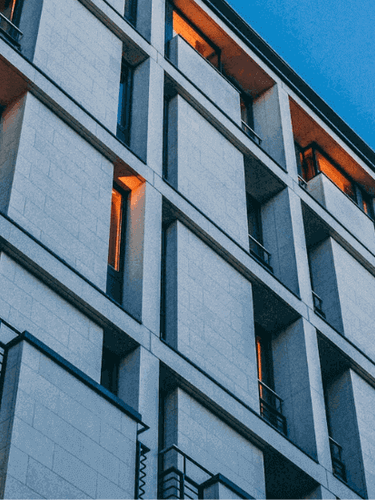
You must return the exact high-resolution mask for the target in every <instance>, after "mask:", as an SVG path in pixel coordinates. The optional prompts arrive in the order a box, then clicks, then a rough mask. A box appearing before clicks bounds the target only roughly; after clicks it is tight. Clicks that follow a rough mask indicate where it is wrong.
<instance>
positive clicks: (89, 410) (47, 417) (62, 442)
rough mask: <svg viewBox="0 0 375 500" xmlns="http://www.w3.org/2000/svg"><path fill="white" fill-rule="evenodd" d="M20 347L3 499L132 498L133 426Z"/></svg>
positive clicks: (54, 367)
mask: <svg viewBox="0 0 375 500" xmlns="http://www.w3.org/2000/svg"><path fill="white" fill-rule="evenodd" d="M20 347H21V353H22V356H21V357H20V356H19V364H18V367H19V381H18V387H17V389H16V391H15V393H14V394H16V403H15V408H14V412H13V425H12V428H11V429H10V433H9V435H8V436H9V447H10V453H9V459H8V475H7V479H6V482H5V490H4V492H5V498H23V497H22V495H23V494H24V493H23V492H24V491H28V489H29V490H30V491H32V493H30V496H29V498H40V497H42V498H52V497H54V498H56V497H57V498H116V497H117V498H131V497H132V496H133V491H134V490H133V488H134V474H135V450H136V446H135V442H136V430H137V424H136V423H135V422H134V421H133V420H131V419H130V417H128V416H126V415H124V414H123V413H122V412H121V411H120V410H119V409H117V408H116V407H114V406H113V405H111V403H109V402H107V401H105V400H104V399H103V398H102V397H101V396H99V395H98V394H96V393H94V392H93V391H92V389H90V388H89V387H87V386H86V385H84V384H82V382H80V381H78V380H77V379H75V378H74V377H73V376H72V375H70V374H69V373H68V372H66V371H65V370H64V369H63V368H61V367H60V366H58V365H57V364H56V363H55V362H54V361H52V360H50V359H49V358H47V357H46V356H44V355H43V354H41V353H40V352H39V351H37V350H36V349H35V348H34V347H32V346H30V345H29V344H27V343H26V342H23V343H22V345H17V346H16V348H13V349H18V350H19V348H20ZM11 352H12V351H11ZM30 359H33V363H30V362H29V360H30ZM36 361H37V364H36ZM30 365H31V366H30ZM7 377H8V372H7V374H6V378H7ZM52 388H53V390H52V392H51V389H52ZM23 393H25V394H26V395H27V396H28V398H29V401H30V403H31V404H32V413H33V418H32V420H31V421H30V419H29V418H28V417H27V415H26V419H25V412H23V411H22V405H23V399H20V395H22V394H23ZM49 395H50V397H49ZM127 471H128V472H129V474H127ZM13 474H16V477H14V476H13ZM124 477H131V480H128V481H127V482H126V484H125V483H124ZM14 480H16V481H17V482H16V483H15V481H14ZM16 493H18V496H16ZM119 495H120V496H119Z"/></svg>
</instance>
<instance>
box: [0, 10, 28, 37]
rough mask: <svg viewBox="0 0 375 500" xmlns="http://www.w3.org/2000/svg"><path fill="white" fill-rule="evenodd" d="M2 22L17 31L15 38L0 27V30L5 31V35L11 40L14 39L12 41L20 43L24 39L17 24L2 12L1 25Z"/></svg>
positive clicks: (0, 15)
mask: <svg viewBox="0 0 375 500" xmlns="http://www.w3.org/2000/svg"><path fill="white" fill-rule="evenodd" d="M1 21H5V22H6V23H7V24H8V25H9V26H10V29H12V30H14V31H16V36H13V35H11V34H10V33H8V31H6V30H5V29H3V28H1V26H0V30H1V31H3V32H4V33H5V35H7V36H9V37H10V38H12V40H13V41H14V42H16V43H19V39H20V38H22V37H23V33H22V31H21V30H20V29H19V28H18V27H17V26H16V25H15V24H13V23H12V21H11V20H10V19H8V18H7V17H6V16H4V14H2V13H1V12H0V23H1Z"/></svg>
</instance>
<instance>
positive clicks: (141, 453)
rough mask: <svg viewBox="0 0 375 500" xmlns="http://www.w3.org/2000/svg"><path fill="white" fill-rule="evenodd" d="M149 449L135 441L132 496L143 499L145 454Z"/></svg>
mask: <svg viewBox="0 0 375 500" xmlns="http://www.w3.org/2000/svg"><path fill="white" fill-rule="evenodd" d="M149 451H150V448H147V446H145V445H144V444H143V443H141V442H140V441H137V447H136V457H135V491H134V498H140V499H143V495H144V494H145V489H144V487H145V486H146V481H145V479H146V475H147V474H146V460H147V456H146V454H147V453H148V452H149Z"/></svg>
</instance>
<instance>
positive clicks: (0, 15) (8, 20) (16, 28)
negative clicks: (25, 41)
mask: <svg viewBox="0 0 375 500" xmlns="http://www.w3.org/2000/svg"><path fill="white" fill-rule="evenodd" d="M0 18H1V19H4V21H6V22H7V23H8V24H10V25H11V27H12V28H13V29H15V30H16V31H18V35H20V36H23V33H22V31H21V30H20V29H19V28H18V27H17V26H16V25H15V24H13V23H12V21H11V20H10V19H8V18H7V17H6V16H4V14H2V13H1V12H0Z"/></svg>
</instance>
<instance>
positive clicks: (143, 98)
mask: <svg viewBox="0 0 375 500" xmlns="http://www.w3.org/2000/svg"><path fill="white" fill-rule="evenodd" d="M150 65H151V61H150V59H146V61H144V62H143V63H141V64H139V65H138V66H137V67H136V68H135V70H134V74H133V94H132V108H131V130H130V149H131V150H132V151H134V153H135V154H136V155H138V156H139V157H140V158H141V159H142V160H143V161H147V136H148V130H147V129H148V120H149V112H148V107H149V98H150V96H149V91H150Z"/></svg>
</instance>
